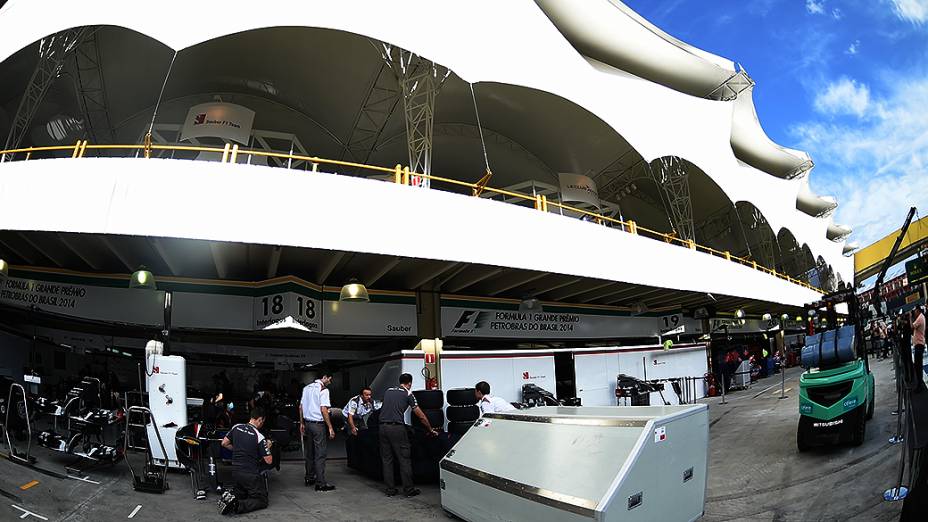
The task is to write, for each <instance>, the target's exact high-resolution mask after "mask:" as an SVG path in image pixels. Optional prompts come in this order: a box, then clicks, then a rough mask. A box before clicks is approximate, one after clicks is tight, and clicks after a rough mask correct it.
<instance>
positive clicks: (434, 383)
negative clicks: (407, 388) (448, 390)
mask: <svg viewBox="0 0 928 522" xmlns="http://www.w3.org/2000/svg"><path fill="white" fill-rule="evenodd" d="M425 389H426V390H437V389H438V379H436V378H435V377H429V378H428V379H426V381H425Z"/></svg>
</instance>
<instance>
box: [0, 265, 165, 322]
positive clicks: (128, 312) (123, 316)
mask: <svg viewBox="0 0 928 522" xmlns="http://www.w3.org/2000/svg"><path fill="white" fill-rule="evenodd" d="M127 284H128V283H127ZM0 303H2V304H5V305H10V306H16V307H20V308H29V307H30V306H34V307H35V308H36V309H38V310H42V311H44V312H50V313H54V314H61V315H67V316H71V317H79V318H82V319H90V320H94V321H111V322H117V323H125V324H137V325H146V326H158V325H161V324H163V323H164V292H159V291H152V290H144V289H135V288H112V287H101V286H85V285H75V284H68V283H55V282H50V281H38V280H34V279H20V278H16V277H7V278H5V279H0Z"/></svg>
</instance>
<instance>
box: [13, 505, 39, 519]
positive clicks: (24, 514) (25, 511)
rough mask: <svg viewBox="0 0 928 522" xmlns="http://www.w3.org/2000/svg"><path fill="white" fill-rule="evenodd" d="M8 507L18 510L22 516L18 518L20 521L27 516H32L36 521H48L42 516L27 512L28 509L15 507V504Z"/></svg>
mask: <svg viewBox="0 0 928 522" xmlns="http://www.w3.org/2000/svg"><path fill="white" fill-rule="evenodd" d="M10 507H14V508H16V509H18V510H20V511H22V512H23V514H22V516H21V517H19V518H21V519H22V518H26V517H28V516H33V517H35V518H38V519H41V520H48V518H47V517H43V516H42V515H40V514H38V513H33V512H32V511H29V510H28V509H23V508H21V507H19V506H17V505H16V504H10Z"/></svg>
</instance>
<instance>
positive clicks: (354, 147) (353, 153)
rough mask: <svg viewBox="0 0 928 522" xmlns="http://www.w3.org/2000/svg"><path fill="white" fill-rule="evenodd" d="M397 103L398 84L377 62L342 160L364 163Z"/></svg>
mask: <svg viewBox="0 0 928 522" xmlns="http://www.w3.org/2000/svg"><path fill="white" fill-rule="evenodd" d="M399 102H400V91H399V84H398V83H397V78H396V75H395V74H394V73H393V68H392V67H391V66H390V64H388V63H386V62H384V63H381V64H380V68H379V69H378V70H377V74H376V75H375V76H374V78H373V80H372V81H371V85H370V88H368V91H367V96H365V98H364V103H363V104H362V105H361V109H360V110H358V114H357V116H355V120H354V125H353V126H352V130H351V135H350V136H349V138H348V143H346V144H345V148H344V151H343V153H342V159H350V160H351V161H354V162H357V163H364V164H366V163H368V162H369V160H370V156H371V154H372V153H373V152H374V150H375V149H376V148H377V143H378V142H379V141H380V138H381V136H382V134H383V131H384V128H385V127H386V125H387V122H388V121H390V118H391V117H392V116H393V113H394V112H396V108H397V106H398V105H399Z"/></svg>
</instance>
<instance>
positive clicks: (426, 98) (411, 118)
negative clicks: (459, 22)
mask: <svg viewBox="0 0 928 522" xmlns="http://www.w3.org/2000/svg"><path fill="white" fill-rule="evenodd" d="M381 55H382V57H383V59H384V62H385V63H386V64H387V65H388V66H389V67H390V68H391V69H392V70H393V73H394V74H395V75H396V78H397V83H399V86H400V90H401V91H402V94H403V110H404V113H405V115H406V143H407V146H408V149H409V170H410V171H412V172H418V173H422V174H426V175H428V174H431V173H432V136H433V129H434V121H435V101H436V100H437V99H438V91H439V90H441V86H442V85H443V84H444V83H445V80H447V79H448V76H450V75H451V70H450V69H447V68H445V67H442V66H441V65H438V64H436V63H435V62H433V61H431V60H427V59H425V58H422V57H420V56H419V55H417V54H415V53H412V52H410V51H407V50H405V49H401V48H399V47H393V46H391V45H389V44H383V47H382V50H381ZM410 183H411V184H412V185H415V186H420V187H425V188H428V186H429V180H428V178H421V177H419V176H412V177H411V179H410Z"/></svg>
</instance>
